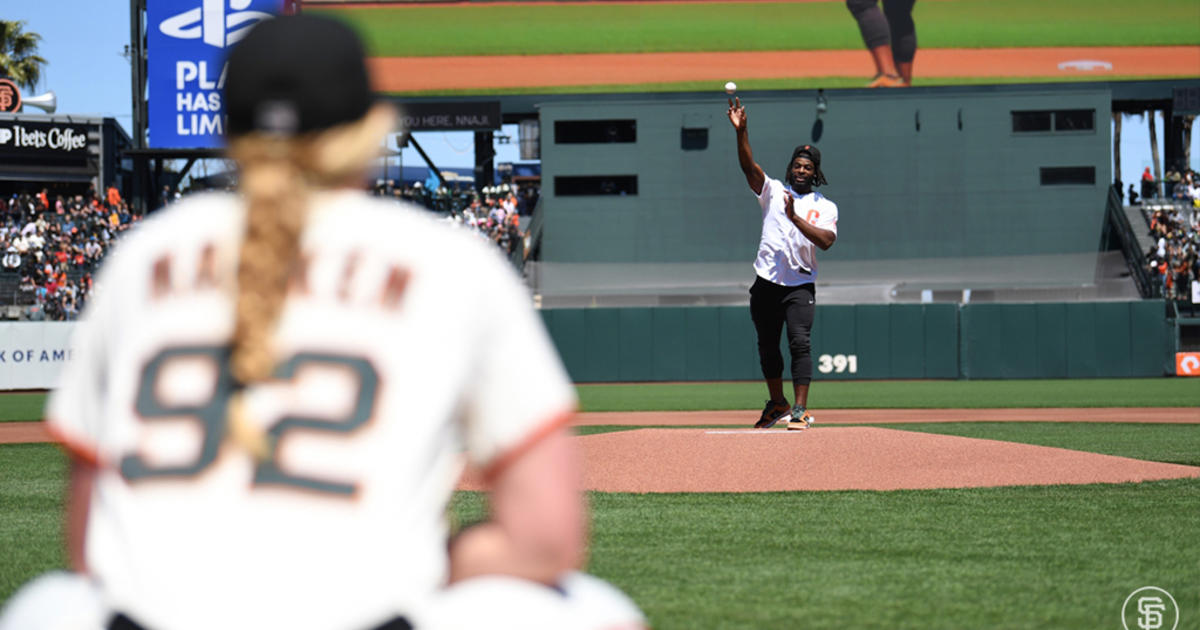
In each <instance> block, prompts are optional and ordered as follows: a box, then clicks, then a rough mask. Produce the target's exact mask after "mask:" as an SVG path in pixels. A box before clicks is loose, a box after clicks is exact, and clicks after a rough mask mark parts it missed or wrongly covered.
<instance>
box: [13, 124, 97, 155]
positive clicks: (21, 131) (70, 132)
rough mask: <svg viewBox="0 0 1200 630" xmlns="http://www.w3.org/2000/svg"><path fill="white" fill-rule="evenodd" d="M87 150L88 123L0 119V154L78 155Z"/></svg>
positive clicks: (85, 152)
mask: <svg viewBox="0 0 1200 630" xmlns="http://www.w3.org/2000/svg"><path fill="white" fill-rule="evenodd" d="M87 152H88V125H78V124H73V123H47V122H32V121H19V120H3V121H0V155H25V156H32V155H39V156H45V157H55V156H58V157H68V156H70V157H80V156H86V155H87Z"/></svg>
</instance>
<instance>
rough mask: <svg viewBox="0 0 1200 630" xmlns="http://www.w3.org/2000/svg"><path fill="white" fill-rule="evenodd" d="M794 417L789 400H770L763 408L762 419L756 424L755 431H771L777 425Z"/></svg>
mask: <svg viewBox="0 0 1200 630" xmlns="http://www.w3.org/2000/svg"><path fill="white" fill-rule="evenodd" d="M791 417H792V408H791V406H789V405H788V401H787V400H768V401H767V406H765V407H763V412H762V417H760V418H759V419H758V422H755V423H754V428H755V429H770V428H771V427H773V426H775V423H777V422H781V421H786V420H789V419H791Z"/></svg>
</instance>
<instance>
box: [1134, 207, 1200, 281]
mask: <svg viewBox="0 0 1200 630" xmlns="http://www.w3.org/2000/svg"><path fill="white" fill-rule="evenodd" d="M1150 237H1151V238H1152V239H1154V245H1153V246H1151V248H1150V251H1148V252H1146V264H1147V268H1148V270H1149V271H1150V275H1151V277H1152V278H1153V279H1154V281H1155V282H1156V283H1157V286H1159V287H1161V288H1162V292H1163V296H1164V297H1166V298H1167V299H1174V300H1185V301H1190V300H1191V299H1192V283H1193V282H1196V281H1200V212H1197V211H1196V209H1195V208H1187V206H1182V209H1181V206H1179V205H1176V206H1172V207H1171V209H1170V210H1167V209H1158V210H1155V211H1154V212H1153V213H1152V214H1151V215H1150Z"/></svg>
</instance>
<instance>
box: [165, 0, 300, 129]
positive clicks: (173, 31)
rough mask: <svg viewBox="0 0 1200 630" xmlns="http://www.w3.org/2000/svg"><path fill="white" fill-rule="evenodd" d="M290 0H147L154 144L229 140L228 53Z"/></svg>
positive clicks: (281, 9)
mask: <svg viewBox="0 0 1200 630" xmlns="http://www.w3.org/2000/svg"><path fill="white" fill-rule="evenodd" d="M285 4H288V2H287V0H147V2H146V31H147V32H146V77H147V83H148V85H149V101H148V103H149V111H148V114H149V121H148V122H149V139H148V141H149V146H150V147H152V148H156V149H195V148H217V147H220V146H221V145H222V144H223V140H222V138H223V137H224V131H225V107H224V104H223V103H222V102H221V100H222V94H221V90H222V89H223V88H224V87H225V86H224V83H225V58H226V56H227V55H228V53H229V48H230V47H231V46H233V45H234V44H236V43H237V42H238V41H240V40H241V38H243V37H245V36H246V33H248V32H249V31H250V29H251V28H252V27H253V26H254V25H255V24H258V23H259V22H261V21H263V20H266V19H270V18H272V17H274V16H275V15H278V14H279V13H281V12H282V11H283V9H284V6H285Z"/></svg>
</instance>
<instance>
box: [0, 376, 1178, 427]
mask: <svg viewBox="0 0 1200 630" xmlns="http://www.w3.org/2000/svg"><path fill="white" fill-rule="evenodd" d="M576 391H578V393H579V400H580V410H581V411H701V410H721V409H758V408H761V407H762V404H763V400H764V399H765V398H766V388H765V386H764V385H763V384H762V383H759V382H751V381H739V382H720V383H707V382H697V383H618V384H580V385H577V386H576ZM45 399H46V394H43V393H12V394H3V395H0V422H12V421H36V420H41V419H42V413H43V407H44V406H45ZM809 406H810V407H811V408H813V409H924V408H933V409H987V408H1012V407H1200V386H1197V383H1196V381H1195V380H1189V379H1182V378H1135V379H1059V380H1053V379H1051V380H1011V381H815V382H814V383H813V385H812V390H811V393H810V395H809Z"/></svg>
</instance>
